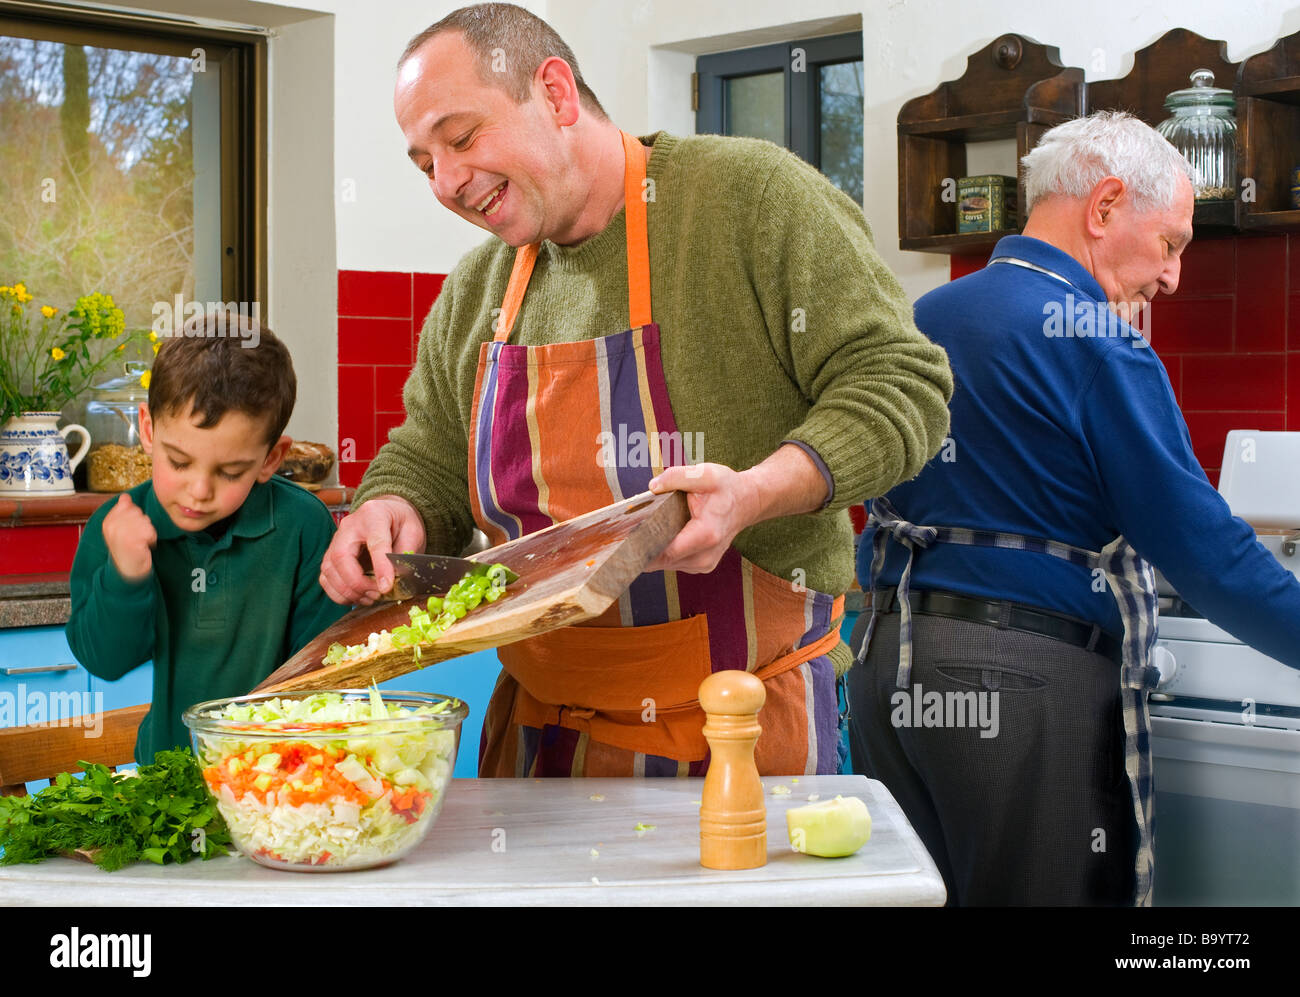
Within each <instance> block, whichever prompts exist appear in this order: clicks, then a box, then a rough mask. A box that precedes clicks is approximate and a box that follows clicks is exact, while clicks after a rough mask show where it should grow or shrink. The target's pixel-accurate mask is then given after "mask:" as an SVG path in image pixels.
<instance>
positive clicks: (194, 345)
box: [149, 314, 298, 447]
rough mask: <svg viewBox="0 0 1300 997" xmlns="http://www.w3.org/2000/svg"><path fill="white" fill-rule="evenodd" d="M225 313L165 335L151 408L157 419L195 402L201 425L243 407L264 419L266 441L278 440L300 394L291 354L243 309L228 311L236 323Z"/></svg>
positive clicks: (180, 411)
mask: <svg viewBox="0 0 1300 997" xmlns="http://www.w3.org/2000/svg"><path fill="white" fill-rule="evenodd" d="M218 318H220V319H222V321H220V322H218ZM224 319H225V316H220V317H216V316H213V315H211V314H209V315H208V316H207V317H206V318H205V319H199V320H197V321H194V322H189V323H186V325H185V326H184V328H183V329H179V330H177V332H176V333H175V334H174V335H171V336H167V337H165V338H164V339H163V340H162V342H161V344H160V345H159V348H158V355H157V356H156V357H154V362H153V372H152V374H151V375H150V378H149V412H150V413H151V414H152V416H153V417H154V418H155V419H157V418H158V417H159V416H179V415H184V414H185V412H186V410H187V409H188V408H191V407H192V408H193V410H194V414H195V415H196V416H199V417H200V418H199V421H198V422H196V423H195V425H197V426H198V427H199V428H200V429H209V428H211V427H212V426H215V425H216V424H217V423H218V422H220V421H221V419H222V417H223V416H225V414H226V413H227V412H230V411H232V410H233V411H236V412H243V413H244V414H245V415H247V416H248V417H249V418H252V419H263V420H265V422H266V430H267V431H266V445H267V446H268V447H271V446H274V445H275V442H276V441H277V440H278V439H279V438H280V436H281V435H282V434H283V433H284V427H285V426H287V425H288V424H289V417H290V416H291V415H292V414H293V405H294V401H295V400H296V399H297V395H298V379H297V377H296V376H295V375H294V372H293V360H292V359H291V358H290V356H289V351H288V349H287V348H286V347H285V345H284V344H283V343H282V342H280V340H279V339H278V338H277V337H276V336H275V334H274V333H273V332H271V330H270V329H267V328H265V327H264V326H260V325H258V323H257V322H256V321H254V320H252V319H250V318H247V317H245V316H244V315H239V316H238V318H237V319H236V317H235V316H234V315H231V316H229V323H230V324H231V325H232V326H233V325H235V323H236V321H237V323H238V324H237V326H236V327H234V328H227V327H226V325H227V323H226V321H225V320H224ZM250 344H255V345H250Z"/></svg>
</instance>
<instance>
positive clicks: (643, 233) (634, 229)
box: [622, 132, 652, 329]
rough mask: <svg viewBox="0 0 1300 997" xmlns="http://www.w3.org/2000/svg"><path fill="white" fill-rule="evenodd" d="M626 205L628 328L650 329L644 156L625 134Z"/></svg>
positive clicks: (624, 202) (633, 139)
mask: <svg viewBox="0 0 1300 997" xmlns="http://www.w3.org/2000/svg"><path fill="white" fill-rule="evenodd" d="M622 135H623V159H624V162H625V166H624V169H623V205H624V213H625V215H626V218H627V313H628V320H629V322H628V328H629V329H639V328H641V326H643V325H649V324H650V322H651V321H652V320H651V318H650V237H649V234H648V232H647V229H646V197H645V153H644V152H643V151H642V145H641V143H640V142H638V141H637V140H636V138H634V137H633V136H631V135H629V134H628V133H627V132H623V133H622Z"/></svg>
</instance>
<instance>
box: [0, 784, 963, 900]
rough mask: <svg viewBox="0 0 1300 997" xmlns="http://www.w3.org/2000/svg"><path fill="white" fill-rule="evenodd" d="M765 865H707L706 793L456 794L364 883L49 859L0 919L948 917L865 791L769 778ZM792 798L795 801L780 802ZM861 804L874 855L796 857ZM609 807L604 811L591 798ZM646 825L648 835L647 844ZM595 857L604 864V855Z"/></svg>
mask: <svg viewBox="0 0 1300 997" xmlns="http://www.w3.org/2000/svg"><path fill="white" fill-rule="evenodd" d="M763 784H764V787H765V788H766V790H767V795H766V801H767V822H768V832H767V833H768V845H767V847H768V861H767V865H765V866H763V867H761V868H758V869H744V870H736V871H718V870H712V869H705V868H703V867H701V866H700V864H699V800H700V794H701V791H702V789H703V780H702V779H544V780H543V779H457V780H454V781H453V782H452V785H451V788H450V790H449V791H448V795H447V801H446V804H445V807H444V809H443V812H442V813H441V814H440V815H439V817H438V820H437V823H436V824H435V825H434V826H433V828H432V829H431V830H430V832H429V834H428V837H426V838H425V840H424V841H423V842H422V843H421V844H420V845H419V847H417V848H416V849H415V850H414V851H413V852H411V853H410V854H409V855H407V856H406V857H405V858H404V859H402V860H401V861H399V862H396V863H394V864H393V865H390V866H387V867H385V868H382V869H369V870H364V871H359V872H336V873H320V872H318V873H306V872H280V871H276V870H273V869H267V868H264V867H262V866H259V865H257V864H255V863H253V862H252V861H250V860H248V859H245V858H243V857H236V856H230V857H223V858H216V859H211V860H209V861H207V862H200V861H193V862H189V863H186V864H185V865H180V866H164V867H159V866H155V865H152V864H150V863H148V862H141V863H137V864H136V865H134V866H130V867H128V868H126V869H122V870H120V871H118V872H114V873H106V872H103V871H102V870H100V869H98V868H96V867H95V866H92V865H89V864H88V863H83V862H78V861H74V860H72V859H51V860H48V861H46V862H44V863H41V864H39V865H27V866H7V867H0V905H3V906H6V907H11V906H22V905H43V906H49V905H53V906H59V905H73V906H78V907H85V906H113V907H120V906H133V905H151V906H152V905H233V904H238V905H248V904H269V905H291V906H293V905H302V906H312V905H327V904H345V905H371V904H379V905H383V906H416V905H465V906H511V907H521V906H547V905H556V904H579V905H594V906H623V905H637V906H645V905H669V906H730V905H737V904H762V905H778V906H800V905H811V906H840V905H873V906H874V905H907V906H921V905H940V904H942V903H943V902H944V900H945V892H944V886H943V880H942V879H941V878H940V876H939V873H938V870H937V869H936V868H935V865H934V862H933V861H932V860H931V859H930V856H929V855H928V853H927V852H926V851H925V848H924V847H923V846H922V845H921V842H920V839H919V838H917V836H916V833H915V832H914V831H913V830H912V828H911V825H910V824H908V822H907V820H906V818H905V817H904V816H903V813H902V811H901V810H900V809H899V807H898V804H897V803H895V802H894V799H893V797H891V796H890V794H889V791H888V790H886V789H885V787H884V786H883V785H882V784H881V783H879V782H876V781H874V780H869V779H867V778H866V777H864V776H856V775H844V776H800V777H798V778H797V779H795V778H792V777H767V778H764V779H763ZM777 787H784V788H785V789H788V790H789V793H783V792H780V791H778V792H775V793H774V792H773V790H775V789H777ZM837 793H838V794H841V795H845V796H850V795H851V796H859V797H861V798H862V799H863V800H864V801H865V802H866V804H867V808H868V810H869V811H870V812H871V817H872V834H871V840H870V841H868V842H867V843H866V845H864V846H863V847H862V848H861V849H860V850H859V851H858V852H857V853H855V854H854V855H851V856H847V857H845V858H838V859H823V858H816V857H813V856H809V855H801V854H799V853H797V852H795V851H793V850H792V849H791V848H790V845H789V839H788V835H787V832H786V823H785V811H786V810H787V809H788V808H789V807H791V806H798V805H801V804H803V803H806V802H808V797H809V795H810V794H817V795H819V796H820V797H821V798H822V799H828V798H830V797H833V796H834V795H836V794H837ZM593 797H603V799H593ZM638 824H643V825H653V828H654V829H653V830H649V831H645V832H643V833H642V834H638V833H637V832H636V827H637V825H638ZM593 850H594V852H595V854H594V855H593V854H592V853H593Z"/></svg>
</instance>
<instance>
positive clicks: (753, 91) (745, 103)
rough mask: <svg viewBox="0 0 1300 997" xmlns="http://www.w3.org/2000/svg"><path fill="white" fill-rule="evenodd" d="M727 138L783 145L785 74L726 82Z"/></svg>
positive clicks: (738, 78) (742, 78) (760, 74)
mask: <svg viewBox="0 0 1300 997" xmlns="http://www.w3.org/2000/svg"><path fill="white" fill-rule="evenodd" d="M726 94H727V96H726V108H727V126H726V134H728V135H746V136H748V137H750V138H765V139H767V140H768V141H769V142H775V143H776V144H777V145H785V75H784V74H783V73H759V74H758V75H756V76H738V77H735V78H733V79H729V80H727V81H726Z"/></svg>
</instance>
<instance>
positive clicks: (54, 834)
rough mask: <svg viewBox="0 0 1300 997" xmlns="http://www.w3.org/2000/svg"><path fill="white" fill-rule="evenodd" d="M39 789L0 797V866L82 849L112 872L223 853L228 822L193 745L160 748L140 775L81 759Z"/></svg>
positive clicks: (138, 771)
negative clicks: (75, 769) (143, 862)
mask: <svg viewBox="0 0 1300 997" xmlns="http://www.w3.org/2000/svg"><path fill="white" fill-rule="evenodd" d="M77 764H78V765H80V766H81V767H82V768H83V769H85V775H84V776H82V777H81V778H78V777H77V776H74V775H70V774H69V773H67V772H64V773H62V774H61V775H57V776H55V777H54V780H53V781H52V782H51V783H50V785H49V786H47V787H46V788H45V789H42V790H41V791H40V792H39V793H37V794H36V795H35V796H0V848H2V849H3V850H4V854H3V855H0V865H14V864H16V863H18V862H40V861H41V860H43V859H46V858H48V857H49V856H51V855H59V854H63V853H69V852H74V851H77V850H79V849H80V850H84V851H87V852H89V853H90V854H89V857H90V859H91V861H93V862H94V863H95V864H96V865H97V866H99V867H100V868H101V869H105V870H106V871H108V872H113V871H114V870H116V869H121V868H122V867H123V866H125V865H129V864H130V863H132V862H136V861H138V860H140V859H148V860H149V861H150V862H156V863H158V864H159V865H162V864H163V863H164V862H167V861H168V860H169V859H170V860H171V861H173V862H186V861H188V860H189V859H191V858H194V857H195V856H196V855H201V856H202V857H203V858H204V859H209V858H211V857H212V856H214V855H225V854H226V847H225V846H227V845H229V844H230V843H231V842H230V832H229V830H228V829H227V828H226V822H225V821H224V820H222V818H221V814H220V813H218V812H217V807H216V804H215V803H214V802H213V800H212V797H211V796H210V795H209V794H208V790H207V787H206V786H205V785H204V783H203V774H202V772H201V771H200V770H199V766H198V762H197V761H196V760H195V758H194V755H193V754H192V753H191V752H190V750H189V749H188V748H184V749H179V750H175V751H160V752H158V754H157V755H156V756H155V757H154V760H153V764H152V765H141V766H140V767H139V768H138V769H137V770H136V771H137V774H136V775H130V774H126V773H123V774H114V773H113V772H111V771H110V770H109V769H108V768H107V767H106V766H104V765H93V764H88V763H86V762H78V763H77Z"/></svg>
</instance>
